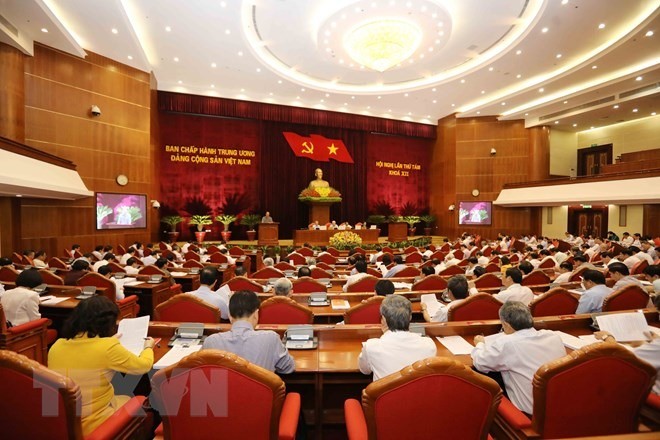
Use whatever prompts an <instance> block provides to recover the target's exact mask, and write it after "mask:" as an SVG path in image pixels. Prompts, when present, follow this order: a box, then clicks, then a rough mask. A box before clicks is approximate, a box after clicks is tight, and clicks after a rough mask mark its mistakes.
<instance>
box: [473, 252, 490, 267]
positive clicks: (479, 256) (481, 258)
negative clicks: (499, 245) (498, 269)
mask: <svg viewBox="0 0 660 440" xmlns="http://www.w3.org/2000/svg"><path fill="white" fill-rule="evenodd" d="M476 256H477V261H478V262H479V266H483V267H486V266H488V262H489V261H490V260H489V259H488V257H486V256H484V254H483V252H481V251H478V252H477V254H476Z"/></svg>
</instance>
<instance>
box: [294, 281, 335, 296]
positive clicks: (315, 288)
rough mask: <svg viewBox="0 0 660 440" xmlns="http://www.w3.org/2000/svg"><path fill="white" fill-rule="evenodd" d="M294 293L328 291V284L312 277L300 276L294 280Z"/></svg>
mask: <svg viewBox="0 0 660 440" xmlns="http://www.w3.org/2000/svg"><path fill="white" fill-rule="evenodd" d="M292 291H293V293H312V292H327V291H328V286H326V285H325V284H321V283H319V282H318V281H316V280H315V279H314V278H311V277H302V278H298V279H297V280H295V281H294V282H293V289H292Z"/></svg>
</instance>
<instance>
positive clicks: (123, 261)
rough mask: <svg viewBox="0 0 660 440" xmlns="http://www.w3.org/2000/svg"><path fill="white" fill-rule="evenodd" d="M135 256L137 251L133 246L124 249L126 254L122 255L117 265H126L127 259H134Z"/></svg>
mask: <svg viewBox="0 0 660 440" xmlns="http://www.w3.org/2000/svg"><path fill="white" fill-rule="evenodd" d="M137 255H138V253H137V249H135V248H134V247H133V246H131V247H129V248H128V249H126V253H125V254H124V255H122V256H121V258H119V264H121V265H126V262H127V261H128V259H129V258H132V257H136V256H137Z"/></svg>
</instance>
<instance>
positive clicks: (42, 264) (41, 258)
mask: <svg viewBox="0 0 660 440" xmlns="http://www.w3.org/2000/svg"><path fill="white" fill-rule="evenodd" d="M32 265H33V266H34V267H36V268H37V269H46V268H47V267H48V265H47V264H46V251H44V250H43V249H40V250H38V251H37V252H35V253H34V258H33V259H32Z"/></svg>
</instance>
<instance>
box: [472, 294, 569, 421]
mask: <svg viewBox="0 0 660 440" xmlns="http://www.w3.org/2000/svg"><path fill="white" fill-rule="evenodd" d="M499 315H500V321H501V322H502V330H503V332H500V333H496V334H493V335H489V336H486V337H484V336H482V335H477V336H475V337H474V343H475V347H474V348H473V349H472V353H471V356H472V364H473V365H474V368H475V369H476V370H478V371H481V372H483V373H491V372H499V373H501V374H502V379H503V380H504V385H505V388H506V392H507V396H508V398H509V400H511V403H513V404H514V405H515V406H516V407H517V408H518V409H519V410H521V411H523V412H526V413H527V414H532V412H533V394H532V389H533V387H532V380H533V378H534V374H536V371H537V370H538V369H539V367H540V366H541V365H543V364H545V363H547V362H551V361H554V360H555V359H559V358H560V357H562V356H565V355H566V349H565V348H564V343H563V342H562V340H561V338H560V337H559V335H558V334H557V333H555V332H553V331H551V330H536V329H535V328H534V319H533V318H532V314H531V312H530V311H529V307H527V305H526V304H523V303H521V302H519V301H508V302H506V303H504V304H503V305H502V307H501V308H500V311H499Z"/></svg>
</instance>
